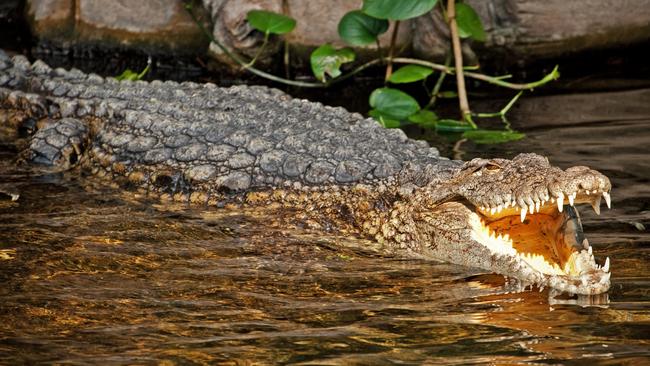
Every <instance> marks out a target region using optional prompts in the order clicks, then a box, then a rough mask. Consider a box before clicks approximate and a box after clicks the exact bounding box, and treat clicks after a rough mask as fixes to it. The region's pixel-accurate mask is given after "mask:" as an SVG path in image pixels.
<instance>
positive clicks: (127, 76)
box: [115, 58, 151, 81]
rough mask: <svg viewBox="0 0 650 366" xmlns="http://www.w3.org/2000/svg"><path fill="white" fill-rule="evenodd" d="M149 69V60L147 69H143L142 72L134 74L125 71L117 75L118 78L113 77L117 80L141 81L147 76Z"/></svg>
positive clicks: (127, 70) (129, 70) (128, 70)
mask: <svg viewBox="0 0 650 366" xmlns="http://www.w3.org/2000/svg"><path fill="white" fill-rule="evenodd" d="M150 69H151V58H150V59H149V61H148V62H147V67H145V68H144V69H143V70H142V71H140V72H139V73H138V72H135V71H133V70H131V69H126V70H124V72H122V73H121V74H119V75H118V76H116V77H115V79H117V80H120V81H121V80H131V81H136V80H142V78H143V77H144V76H145V75H147V73H148V72H149V70H150Z"/></svg>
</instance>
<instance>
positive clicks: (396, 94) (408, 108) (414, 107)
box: [369, 88, 420, 120]
mask: <svg viewBox="0 0 650 366" xmlns="http://www.w3.org/2000/svg"><path fill="white" fill-rule="evenodd" d="M369 102H370V106H371V107H373V108H375V109H376V110H378V111H379V112H380V113H382V114H385V115H389V116H393V117H395V119H398V120H403V119H406V118H408V117H409V116H410V115H412V114H414V113H416V112H417V111H419V110H420V105H419V104H418V102H417V100H415V99H414V98H413V97H412V96H410V95H408V94H406V93H404V92H403V91H401V90H397V89H391V88H379V89H375V90H374V91H373V92H372V94H370V101H369Z"/></svg>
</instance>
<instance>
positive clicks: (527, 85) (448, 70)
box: [185, 3, 560, 90]
mask: <svg viewBox="0 0 650 366" xmlns="http://www.w3.org/2000/svg"><path fill="white" fill-rule="evenodd" d="M185 9H186V10H187V12H188V13H189V15H190V17H191V18H192V20H193V21H194V22H195V23H196V24H197V26H198V27H199V28H200V29H201V31H202V32H203V33H204V34H205V35H206V37H207V38H208V39H209V40H210V41H211V42H212V43H214V44H215V45H217V47H218V48H219V49H220V50H221V51H222V52H223V53H224V54H225V55H226V56H228V57H230V58H231V59H232V60H234V61H235V62H236V63H237V64H238V65H240V66H242V67H243V68H244V69H246V70H248V71H250V72H251V73H253V74H255V75H258V76H261V77H263V78H266V79H269V80H272V81H275V82H278V83H282V84H286V85H292V86H299V87H303V88H327V87H329V86H331V85H333V84H336V83H338V82H341V81H344V80H346V79H349V78H350V77H352V76H354V75H356V74H358V73H360V72H361V71H363V70H365V69H367V68H370V67H372V66H375V65H378V64H381V63H383V62H384V59H383V58H377V59H374V60H370V61H368V62H366V63H365V64H362V65H359V66H357V67H356V68H354V69H353V70H352V71H350V72H349V73H347V74H345V75H342V76H339V77H338V78H336V79H330V80H328V81H327V82H325V83H310V82H305V81H298V80H291V79H285V78H282V77H279V76H275V75H273V74H269V73H267V72H264V71H262V70H259V69H256V68H254V67H252V66H248V67H246V62H245V61H244V60H242V59H241V58H240V57H239V56H237V55H236V54H234V53H232V52H230V50H228V49H227V48H226V47H225V46H224V45H222V44H221V43H220V42H219V41H217V40H216V39H215V38H214V36H213V35H212V33H210V31H208V30H207V29H206V28H205V26H204V25H203V23H202V22H200V21H199V20H198V18H197V17H196V15H195V14H194V12H193V11H192V6H191V4H189V3H186V6H185ZM391 61H392V62H393V63H399V64H411V65H420V66H425V67H429V68H431V69H433V70H438V71H441V72H444V73H446V74H449V75H453V74H454V73H455V69H454V68H451V67H449V66H446V65H442V64H437V63H434V62H429V61H424V60H419V59H415V58H408V57H393V58H392V60H391ZM559 75H560V74H559V73H558V66H555V68H554V69H553V71H552V72H551V73H550V74H548V75H546V76H545V77H544V78H542V79H540V80H538V81H534V82H531V83H524V84H518V83H510V82H507V81H504V80H503V78H502V77H492V76H488V75H484V74H480V73H476V72H470V71H466V72H465V76H467V77H471V78H474V79H477V80H481V81H485V82H487V83H490V84H494V85H498V86H502V87H505V88H509V89H514V90H529V89H533V88H535V87H538V86H541V85H543V84H546V83H548V82H549V81H552V80H555V79H557V78H558V77H559Z"/></svg>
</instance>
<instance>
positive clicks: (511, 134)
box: [125, 0, 559, 143]
mask: <svg viewBox="0 0 650 366" xmlns="http://www.w3.org/2000/svg"><path fill="white" fill-rule="evenodd" d="M458 1H459V0H448V1H447V7H448V9H447V8H446V7H445V5H444V4H443V2H439V1H437V0H363V5H362V8H361V9H360V10H354V11H351V12H348V13H347V14H345V15H344V16H343V17H342V18H341V20H340V21H339V24H338V33H339V36H340V37H341V39H342V40H343V41H345V42H346V43H347V44H349V45H352V46H366V45H370V44H373V43H375V44H376V45H377V52H378V56H379V57H378V58H377V59H374V60H371V61H368V62H366V63H365V64H362V65H360V66H357V67H356V68H354V69H352V70H351V71H349V72H348V73H346V74H343V72H342V71H341V67H342V65H343V64H345V63H350V62H352V61H354V60H355V58H356V56H355V53H354V51H353V50H352V49H349V48H343V49H335V48H334V47H333V46H332V45H330V44H324V45H322V46H320V47H318V48H316V49H315V50H314V51H313V52H312V54H311V57H310V63H311V69H312V72H313V74H314V76H315V78H316V79H318V80H319V81H320V83H313V82H305V81H298V80H290V79H285V78H282V77H278V76H275V75H271V74H268V73H266V72H264V71H261V70H258V69H256V68H255V67H253V65H254V64H255V62H256V60H257V56H258V55H259V54H260V53H261V50H262V48H263V47H264V46H265V45H266V42H267V40H268V37H269V34H286V33H288V32H290V31H292V30H293V29H294V27H295V25H296V21H295V20H294V19H292V18H291V17H288V16H286V15H282V14H276V13H273V12H269V11H262V10H252V11H250V12H249V13H248V16H247V20H248V22H249V24H250V25H251V26H252V27H253V28H255V29H257V30H259V31H260V32H263V33H264V35H265V38H264V44H263V45H262V47H260V50H259V52H258V55H256V56H255V57H254V58H253V59H252V60H250V61H249V62H245V61H243V60H241V59H240V58H239V56H237V55H235V54H233V53H231V52H230V51H229V50H228V49H226V48H225V47H224V46H223V45H221V44H220V43H219V42H218V41H216V40H215V39H214V37H213V36H212V34H211V33H210V32H208V31H207V30H206V29H205V28H203V27H202V25H201V24H200V23H199V22H198V21H197V19H196V18H195V16H194V15H193V13H192V11H191V5H189V4H186V9H188V11H189V12H190V15H191V16H192V17H193V18H194V20H195V21H196V22H197V24H199V26H200V27H202V29H203V30H204V32H205V33H206V34H207V35H208V37H209V38H210V39H211V40H212V42H214V43H215V44H216V45H217V46H218V47H219V48H221V50H222V51H223V52H224V53H225V54H227V55H228V56H230V57H231V58H233V59H234V60H235V61H236V62H237V63H239V64H240V65H242V66H243V67H244V68H246V69H247V70H248V71H250V72H252V73H255V74H256V75H259V76H262V77H265V78H268V79H270V80H274V81H278V82H282V83H285V84H288V85H295V86H301V87H310V88H318V87H328V86H330V85H332V84H334V83H336V82H340V81H342V80H345V79H347V78H348V77H350V76H352V75H355V74H356V73H359V72H361V71H362V70H364V69H366V68H368V67H371V66H374V65H377V64H384V65H386V70H387V72H386V83H391V84H406V83H414V82H420V83H422V84H423V86H425V89H426V91H427V93H428V94H429V98H430V100H429V103H428V104H426V105H425V106H424V107H422V106H420V104H419V103H418V102H417V100H416V99H415V98H413V97H412V96H410V95H409V94H407V93H405V92H404V91H401V90H399V89H395V88H389V87H386V86H384V87H381V88H378V89H376V90H374V91H373V92H372V93H371V95H370V98H369V104H370V106H371V107H372V110H370V112H369V113H368V114H369V115H370V116H371V117H373V118H375V119H376V120H377V121H378V122H379V123H380V124H381V125H382V126H384V127H387V128H395V127H402V126H404V125H407V124H417V125H419V126H421V127H423V128H427V129H435V130H436V131H438V132H442V133H455V134H458V133H462V135H461V136H462V138H465V139H470V140H473V141H475V142H476V143H500V142H507V141H514V140H518V139H521V138H523V137H524V135H523V134H521V133H518V132H515V131H513V130H512V129H511V128H510V126H509V124H508V123H507V121H506V120H505V115H506V113H507V112H508V110H509V109H510V108H511V107H512V105H513V104H514V103H515V101H516V100H517V99H518V98H519V97H520V96H521V91H523V90H531V89H533V88H535V87H538V86H541V85H544V84H546V83H548V82H550V81H552V80H555V79H557V78H558V77H559V73H558V71H557V67H556V68H555V69H554V70H553V71H552V72H551V73H549V74H548V75H546V76H545V77H544V78H542V79H541V80H538V81H535V82H531V83H525V84H515V83H510V82H508V81H506V80H505V79H506V78H507V77H508V76H502V77H493V76H488V75H484V74H480V73H476V72H472V71H471V70H472V69H473V68H469V67H466V66H464V65H463V64H462V55H461V53H460V49H459V45H460V43H459V42H457V41H458V38H456V39H455V40H454V39H452V41H453V42H451V44H452V45H453V49H454V58H455V59H456V68H451V67H449V62H448V63H447V64H445V65H440V64H435V63H432V62H428V61H424V60H418V59H408V58H397V57H393V54H394V51H395V44H394V42H395V38H396V37H395V34H396V31H397V29H398V26H399V22H400V21H402V20H406V19H411V18H414V17H417V16H420V15H422V14H425V13H427V12H429V11H431V10H432V9H433V8H434V7H435V6H436V5H440V8H441V9H440V11H442V13H443V14H444V15H445V17H446V16H447V11H449V13H451V14H454V16H453V17H449V19H448V22H449V27H450V29H452V30H454V31H455V32H451V33H452V34H454V33H455V34H457V37H460V38H467V39H471V40H474V41H480V42H483V41H485V39H486V34H485V30H484V29H483V24H482V23H481V20H480V18H479V16H478V14H477V13H476V11H475V10H474V9H472V7H471V6H470V5H468V4H467V3H464V2H458ZM389 21H393V22H394V23H395V27H393V34H392V37H391V44H390V45H389V52H388V56H387V57H384V56H383V54H382V49H381V47H380V42H379V36H380V35H382V34H384V33H385V32H386V31H387V30H388V28H389ZM285 52H288V50H286V51H285ZM286 59H287V56H286V54H285V60H286ZM448 61H449V60H448ZM285 62H286V61H285ZM396 62H399V63H402V64H406V65H405V66H403V67H401V68H399V69H397V70H396V71H395V72H392V65H393V63H396ZM465 70H468V71H465ZM127 71H128V70H127ZM125 73H126V72H125ZM453 74H456V75H457V81H458V83H457V91H458V92H456V91H451V90H447V91H441V90H440V88H441V86H442V84H443V81H444V79H445V76H446V75H453ZM129 75H130V74H129ZM432 75H437V81H436V83H435V87H434V88H433V89H432V90H429V89H428V88H427V87H426V86H427V82H428V79H429V77H430V76H432ZM127 77H132V76H125V78H127ZM465 77H471V78H474V79H477V80H481V81H484V82H488V83H491V84H494V85H498V86H502V87H505V88H511V89H515V90H520V92H519V93H518V94H517V95H516V96H514V97H513V98H512V100H511V101H510V102H509V103H508V104H507V105H506V106H505V107H504V108H503V109H502V110H501V111H499V112H497V113H471V112H470V111H469V105H468V103H467V97H466V91H465V89H464V78H465ZM461 81H463V82H462V83H461ZM438 98H458V99H459V101H460V107H461V108H460V109H461V120H454V119H440V118H439V117H438V115H437V114H436V113H435V112H434V111H433V110H431V109H432V108H433V107H434V106H435V102H436V100H437V99H438ZM472 117H474V118H486V117H500V118H501V119H502V120H503V121H504V123H505V127H504V129H503V130H484V129H479V128H478V127H477V125H476V124H475V123H474V122H473V120H472Z"/></svg>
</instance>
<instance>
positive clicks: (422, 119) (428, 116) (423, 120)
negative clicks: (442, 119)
mask: <svg viewBox="0 0 650 366" xmlns="http://www.w3.org/2000/svg"><path fill="white" fill-rule="evenodd" d="M408 120H409V121H411V122H413V123H417V124H418V125H419V126H421V127H424V128H435V127H436V123H437V122H438V116H437V115H436V114H435V113H434V112H433V111H430V110H428V109H422V110H420V111H419V112H417V113H415V114H412V115H410V116H409V117H408Z"/></svg>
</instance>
